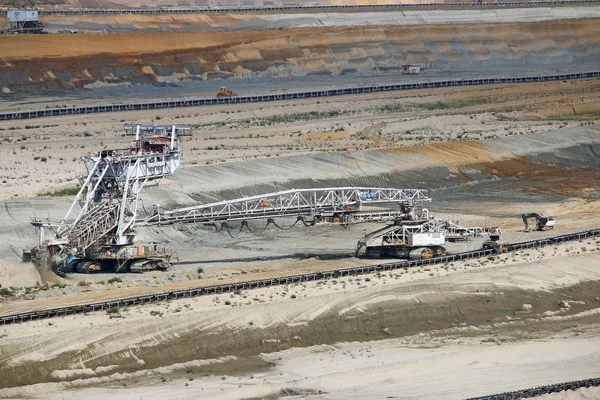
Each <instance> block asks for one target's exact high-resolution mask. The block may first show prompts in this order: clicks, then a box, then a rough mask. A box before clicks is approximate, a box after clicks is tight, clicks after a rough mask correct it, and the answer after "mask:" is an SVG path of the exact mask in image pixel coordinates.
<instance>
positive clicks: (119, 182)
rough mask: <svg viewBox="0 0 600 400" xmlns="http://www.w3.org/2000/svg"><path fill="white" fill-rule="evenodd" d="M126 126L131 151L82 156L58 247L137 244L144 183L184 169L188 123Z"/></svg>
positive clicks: (59, 229) (81, 248)
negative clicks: (182, 160)
mask: <svg viewBox="0 0 600 400" xmlns="http://www.w3.org/2000/svg"><path fill="white" fill-rule="evenodd" d="M124 128H125V130H126V131H128V132H131V133H133V132H135V140H134V141H133V142H132V144H131V146H130V147H129V148H126V149H117V150H103V151H100V152H98V153H95V154H89V155H86V156H84V157H82V158H81V164H80V165H82V167H83V168H82V171H81V173H80V178H79V179H80V182H81V189H80V190H79V193H77V196H76V197H75V200H74V201H73V203H72V204H71V207H70V208H69V210H68V211H67V214H66V215H65V218H64V219H63V220H62V221H61V222H60V223H59V224H55V227H56V228H57V229H56V238H55V239H54V241H53V242H54V243H55V244H63V245H66V246H67V247H68V248H70V249H73V250H75V252H76V253H78V254H81V253H84V252H85V251H86V249H88V248H90V247H91V246H102V245H127V244H132V243H133V240H134V231H133V226H134V223H135V221H136V218H137V215H138V201H139V194H140V192H141V190H142V189H143V187H144V185H145V184H146V183H147V182H149V181H154V180H158V179H161V178H163V177H165V176H168V175H171V174H172V173H173V172H174V171H175V170H176V169H177V168H178V167H179V164H180V155H181V136H182V135H185V134H187V132H189V130H190V127H189V126H188V125H172V126H161V125H125V126H124ZM77 206H79V211H76V209H77ZM34 222H36V223H34V224H37V225H38V226H39V225H40V222H39V221H34Z"/></svg>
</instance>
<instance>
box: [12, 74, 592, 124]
mask: <svg viewBox="0 0 600 400" xmlns="http://www.w3.org/2000/svg"><path fill="white" fill-rule="evenodd" d="M597 77H600V71H588V72H576V73H572V74H558V75H536V76H522V77H497V78H477V79H449V80H444V81H426V82H412V83H399V84H394V85H378V86H363V87H348V88H341V89H328V90H315V91H309V92H293V93H275V94H263V95H255V96H234V97H220V98H203V99H185V100H170V101H157V102H151V103H124V104H107V105H95V106H85V107H68V108H49V109H45V110H36V111H16V112H5V113H0V121H2V120H20V119H30V118H42V117H53V116H60V115H78V114H95V113H105V112H117V111H137V110H156V109H162V108H180V107H200V106H210V105H215V104H240V103H261V102H268V101H281V100H295V99H308V98H321V97H331V96H343V95H350V94H364V93H378V92H391V91H398V90H415V89H432V88H441V87H454V86H477V85H497V84H505V83H531V82H553V81H564V80H571V79H589V78H597Z"/></svg>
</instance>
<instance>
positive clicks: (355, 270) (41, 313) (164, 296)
mask: <svg viewBox="0 0 600 400" xmlns="http://www.w3.org/2000/svg"><path fill="white" fill-rule="evenodd" d="M598 235H600V228H597V229H592V230H588V231H582V232H576V233H569V234H566V235H560V236H553V237H549V238H544V239H537V240H531V241H527V242H520V243H512V244H510V245H509V246H508V251H509V252H513V251H518V250H523V249H529V248H535V247H542V246H546V245H553V244H559V243H564V242H570V241H574V240H580V239H584V238H590V237H595V236H598ZM492 255H494V251H493V250H473V251H467V252H464V253H458V254H452V255H449V256H445V257H438V258H430V259H425V260H410V261H409V260H403V261H397V262H389V263H382V264H376V265H368V266H357V267H349V268H340V269H333V270H328V271H322V272H314V273H309V274H299V275H289V276H282V277H277V278H268V279H259V280H252V281H246V282H237V283H230V284H223V285H212V286H202V287H197V288H192V289H185V290H173V291H170V292H162V293H156V294H151V295H145V296H136V297H128V298H124V299H119V300H111V301H105V302H98V303H90V304H81V305H76V306H69V307H60V308H50V309H45V310H38V311H31V312H24V313H17V314H10V315H5V316H1V317H0V325H7V324H13V323H18V322H25V321H33V320H37V319H44V318H52V317H58V316H62V315H71V314H81V313H86V312H90V311H98V310H105V309H108V308H112V307H129V306H134V305H138V304H147V303H155V302H159V301H164V300H170V299H179V298H185V297H195V296H203V295H209V294H215V293H226V292H234V291H236V290H248V289H255V288H260V287H268V286H275V285H284V284H288V283H297V282H306V281H316V280H321V279H328V278H338V277H344V276H351V275H362V274H368V273H372V272H378V271H392V270H396V269H400V268H414V267H420V266H423V265H432V264H443V263H447V262H452V261H460V260H466V259H472V258H481V257H486V256H492Z"/></svg>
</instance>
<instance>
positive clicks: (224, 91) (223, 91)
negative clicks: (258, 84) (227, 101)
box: [217, 86, 233, 97]
mask: <svg viewBox="0 0 600 400" xmlns="http://www.w3.org/2000/svg"><path fill="white" fill-rule="evenodd" d="M231 96H233V90H231V89H229V88H227V87H225V86H221V87H220V88H219V90H217V97H231Z"/></svg>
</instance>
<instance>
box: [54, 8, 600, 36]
mask: <svg viewBox="0 0 600 400" xmlns="http://www.w3.org/2000/svg"><path fill="white" fill-rule="evenodd" d="M599 17H600V7H597V6H589V7H559V8H556V7H554V8H553V7H535V8H520V9H502V8H501V9H478V10H427V11H419V10H406V11H389V10H388V11H386V12H351V13H339V12H332V13H300V12H299V13H290V14H263V13H261V14H225V15H221V14H159V15H122V14H117V15H102V14H101V15H84V16H78V15H66V16H65V15H52V16H45V17H44V23H45V24H46V27H47V29H48V30H49V31H50V32H54V31H61V30H65V29H75V30H77V31H78V32H80V33H81V32H99V33H104V32H144V31H153V32H155V31H161V32H165V31H181V30H183V31H209V32H210V31H233V30H265V29H283V28H306V27H324V26H372V25H432V24H465V23H502V22H539V21H551V20H557V19H579V18H599Z"/></svg>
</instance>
